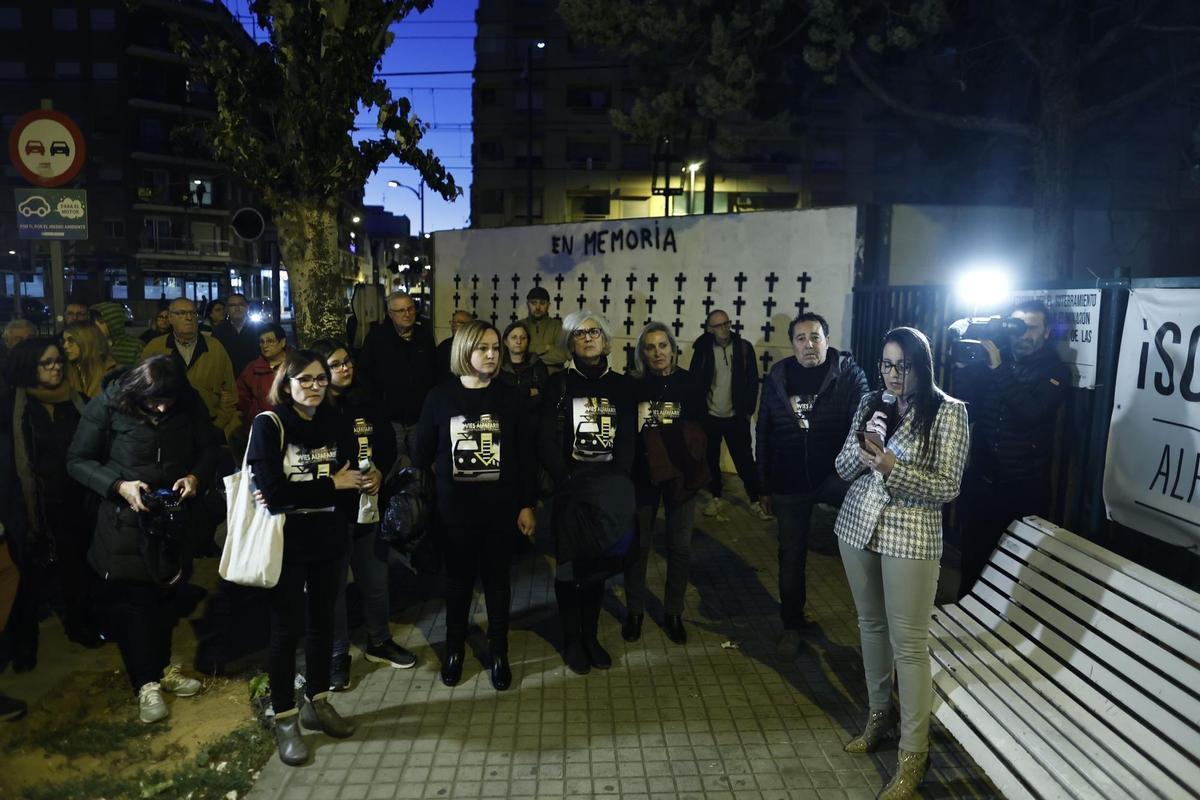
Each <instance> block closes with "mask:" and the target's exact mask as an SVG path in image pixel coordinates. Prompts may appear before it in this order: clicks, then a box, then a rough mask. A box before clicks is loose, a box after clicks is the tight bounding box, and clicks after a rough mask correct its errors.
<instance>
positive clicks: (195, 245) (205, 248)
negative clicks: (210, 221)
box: [141, 236, 229, 256]
mask: <svg viewBox="0 0 1200 800" xmlns="http://www.w3.org/2000/svg"><path fill="white" fill-rule="evenodd" d="M141 249H142V250H143V251H146V252H151V253H181V254H190V255H200V256H227V255H229V241H228V240H227V239H226V240H222V239H192V240H191V241H188V240H187V239H185V238H183V237H182V236H143V237H142V239H141Z"/></svg>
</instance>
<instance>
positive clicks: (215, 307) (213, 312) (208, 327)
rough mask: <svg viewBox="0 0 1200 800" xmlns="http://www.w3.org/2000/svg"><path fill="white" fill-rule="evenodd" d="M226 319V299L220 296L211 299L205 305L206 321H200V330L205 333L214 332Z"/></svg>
mask: <svg viewBox="0 0 1200 800" xmlns="http://www.w3.org/2000/svg"><path fill="white" fill-rule="evenodd" d="M224 321H225V301H224V300H221V299H219V298H218V299H216V300H210V301H209V303H208V305H207V306H205V307H204V321H203V322H201V323H200V330H201V331H203V332H204V333H212V332H213V330H215V329H216V327H217V326H218V325H220V324H221V323H222V322H224Z"/></svg>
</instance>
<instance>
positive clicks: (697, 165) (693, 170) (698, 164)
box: [687, 161, 704, 175]
mask: <svg viewBox="0 0 1200 800" xmlns="http://www.w3.org/2000/svg"><path fill="white" fill-rule="evenodd" d="M703 165H704V162H703V161H697V162H695V163H694V164H688V167H687V171H688V172H690V173H692V174H693V175H695V174H696V173H697V172H698V171H699V170H700V167H701V166H703Z"/></svg>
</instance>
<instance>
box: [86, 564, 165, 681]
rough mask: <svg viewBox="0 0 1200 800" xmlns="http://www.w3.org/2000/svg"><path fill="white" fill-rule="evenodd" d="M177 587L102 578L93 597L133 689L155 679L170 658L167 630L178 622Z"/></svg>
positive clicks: (106, 631) (159, 676)
mask: <svg viewBox="0 0 1200 800" xmlns="http://www.w3.org/2000/svg"><path fill="white" fill-rule="evenodd" d="M177 589H178V587H177V586H172V587H167V588H162V587H158V586H154V585H152V584H148V583H135V582H133V581H118V580H110V581H104V582H102V584H101V585H100V586H99V587H98V589H97V593H98V596H97V600H98V603H99V606H100V609H101V614H102V616H103V618H104V630H105V633H106V634H107V635H108V637H109V638H111V639H115V640H116V642H117V647H118V648H119V649H120V650H121V660H122V661H123V662H124V663H125V673H126V674H127V675H128V676H129V683H130V684H132V686H133V691H135V692H136V691H137V690H138V689H140V688H141V687H142V686H144V685H145V684H147V683H151V682H156V681H158V680H159V679H160V678H161V677H162V674H163V670H165V669H166V668H167V665H168V664H169V663H170V661H171V632H172V631H173V630H174V628H175V624H176V623H177V622H178V621H179V611H178V608H177V605H176V602H175V595H176V592H177Z"/></svg>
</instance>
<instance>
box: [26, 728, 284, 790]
mask: <svg viewBox="0 0 1200 800" xmlns="http://www.w3.org/2000/svg"><path fill="white" fill-rule="evenodd" d="M274 749H275V742H274V739H273V737H272V735H271V734H270V733H268V732H267V731H264V730H263V729H262V728H260V727H258V726H257V725H246V726H243V727H241V728H238V729H237V730H235V731H233V732H232V733H229V734H227V735H225V736H224V737H222V738H221V739H218V740H217V741H216V742H214V743H213V744H211V745H209V746H208V747H207V748H205V749H204V750H202V751H201V752H200V753H198V754H197V756H196V758H195V759H194V760H193V761H192V762H191V763H189V764H186V765H184V766H183V767H181V768H180V769H178V770H176V771H175V772H173V773H166V772H162V771H159V770H151V771H147V772H144V773H142V774H141V776H140V777H138V778H120V777H104V776H89V777H87V778H81V779H76V780H71V781H66V782H63V783H47V784H43V785H40V786H36V787H31V788H29V789H26V790H24V792H25V793H24V795H23V796H24V797H25V798H27V800H93V799H94V798H97V797H103V798H107V800H124V798H156V800H183V799H184V798H188V800H219V799H220V798H224V797H225V796H226V795H227V794H228V793H229V792H236V793H237V796H238V797H241V796H243V795H245V794H246V793H247V792H248V791H249V790H250V788H251V787H252V786H253V785H254V780H255V778H257V777H258V772H259V770H261V769H262V766H263V764H265V763H266V762H267V759H268V758H270V757H271V753H272V752H273V751H274Z"/></svg>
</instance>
